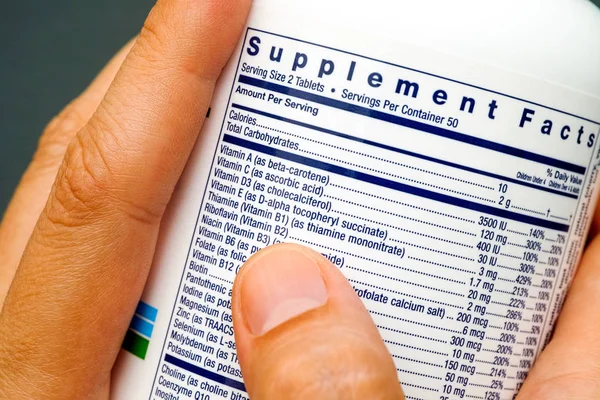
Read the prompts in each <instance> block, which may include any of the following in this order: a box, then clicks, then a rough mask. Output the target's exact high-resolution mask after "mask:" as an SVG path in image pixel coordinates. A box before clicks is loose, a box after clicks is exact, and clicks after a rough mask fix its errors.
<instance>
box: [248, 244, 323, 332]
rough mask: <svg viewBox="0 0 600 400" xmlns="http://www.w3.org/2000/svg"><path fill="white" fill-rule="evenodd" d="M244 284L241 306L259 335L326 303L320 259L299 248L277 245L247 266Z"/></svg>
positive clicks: (251, 327)
mask: <svg viewBox="0 0 600 400" xmlns="http://www.w3.org/2000/svg"><path fill="white" fill-rule="evenodd" d="M246 268H247V270H246V272H245V274H244V277H243V281H242V286H241V297H240V300H241V303H242V304H241V308H242V313H243V316H244V319H245V320H246V324H247V325H248V328H249V329H250V331H251V332H252V333H253V334H254V335H257V336H260V335H264V334H265V333H267V332H269V331H270V330H272V329H273V328H275V327H277V326H279V325H281V324H283V323H284V322H286V321H289V320H290V319H292V318H294V317H297V316H298V315H300V314H303V313H305V312H307V311H309V310H313V309H315V308H317V307H320V306H322V305H324V304H325V303H326V302H327V290H326V288H325V282H324V281H323V278H322V277H321V270H320V269H319V266H318V265H317V262H316V261H315V260H314V259H312V258H311V257H310V256H309V255H307V254H305V253H304V252H302V251H300V250H295V249H290V248H289V247H287V246H279V247H275V248H273V249H271V250H267V252H266V253H265V254H264V255H262V256H259V258H258V259H256V260H255V261H253V262H252V264H251V265H248V266H247V267H246Z"/></svg>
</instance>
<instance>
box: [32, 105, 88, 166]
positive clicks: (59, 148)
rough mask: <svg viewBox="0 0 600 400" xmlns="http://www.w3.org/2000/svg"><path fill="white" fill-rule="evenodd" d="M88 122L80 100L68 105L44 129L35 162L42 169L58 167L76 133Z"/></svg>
mask: <svg viewBox="0 0 600 400" xmlns="http://www.w3.org/2000/svg"><path fill="white" fill-rule="evenodd" d="M86 122H87V118H86V116H85V115H84V114H83V113H82V111H81V108H80V107H79V100H75V101H73V102H72V103H70V104H69V105H67V106H66V107H65V108H64V109H63V110H62V111H61V112H60V113H59V114H58V115H57V116H55V117H54V118H53V119H52V120H51V121H50V123H49V124H48V125H47V126H46V128H45V129H44V131H43V133H42V136H41V137H40V140H39V142H38V146H37V150H36V153H35V156H34V161H35V162H36V164H37V166H38V167H40V168H44V167H48V166H56V164H57V163H58V162H59V161H60V160H61V159H62V158H63V156H64V154H65V151H66V148H67V146H68V145H69V143H70V142H71V140H72V139H73V137H74V136H75V135H76V133H77V132H78V131H79V130H80V129H81V128H82V127H83V126H84V125H85V123H86Z"/></svg>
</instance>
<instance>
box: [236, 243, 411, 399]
mask: <svg viewBox="0 0 600 400" xmlns="http://www.w3.org/2000/svg"><path fill="white" fill-rule="evenodd" d="M232 311H233V320H234V325H235V337H236V344H237V351H238V357H239V360H240V364H241V366H242V371H243V373H244V381H245V383H246V387H247V390H248V393H249V394H250V397H251V398H252V399H260V400H270V399H281V400H284V399H366V398H368V399H403V398H404V396H403V394H402V389H401V388H400V384H399V382H398V376H397V372H396V368H395V366H394V362H393V361H392V358H391V356H390V355H389V352H388V351H387V349H386V347H385V345H384V343H383V341H382V339H381V337H380V336H379V332H378V331H377V328H376V327H375V325H374V323H373V321H372V320H371V317H370V315H369V313H368V312H367V310H366V309H365V308H364V306H363V305H362V303H361V301H360V299H359V298H358V296H356V294H355V293H354V290H353V289H352V287H351V286H350V284H349V283H348V282H347V281H346V279H345V278H344V276H343V275H342V274H341V273H340V272H339V271H338V270H337V268H336V267H334V266H333V265H332V264H331V263H330V262H329V261H327V260H326V259H325V258H323V257H322V256H321V255H320V254H318V253H316V252H314V251H312V250H309V249H307V248H304V247H301V246H298V245H292V244H282V245H276V246H272V247H269V248H267V249H265V250H263V251H261V252H259V253H257V254H256V255H254V256H253V257H252V258H251V259H250V260H248V262H247V263H246V265H245V266H244V268H243V269H242V270H241V271H240V273H239V275H238V277H237V278H236V281H235V285H234V290H233V302H232Z"/></svg>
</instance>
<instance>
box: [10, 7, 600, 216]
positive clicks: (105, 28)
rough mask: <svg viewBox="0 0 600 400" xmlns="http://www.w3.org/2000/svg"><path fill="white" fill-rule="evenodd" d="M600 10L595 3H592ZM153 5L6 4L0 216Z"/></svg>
mask: <svg viewBox="0 0 600 400" xmlns="http://www.w3.org/2000/svg"><path fill="white" fill-rule="evenodd" d="M594 2H595V3H596V4H598V5H600V0H594ZM152 4H154V1H153V0H101V1H98V0H52V1H50V0H17V1H4V2H3V4H2V11H1V12H0V38H1V39H0V40H1V42H0V216H1V215H2V213H3V211H4V209H5V208H6V205H7V204H8V201H9V199H10V196H11V194H12V192H13V190H14V188H15V186H16V185H17V183H18V180H19V178H20V176H21V174H22V173H23V171H24V169H25V168H26V166H27V164H28V163H29V160H30V159H31V155H32V154H33V151H34V150H35V146H36V143H37V139H38V137H39V135H40V133H41V131H42V130H43V128H44V126H45V125H46V123H47V122H48V121H49V120H50V119H51V118H52V116H54V115H55V114H56V113H58V112H59V111H60V110H61V108H62V107H63V106H64V105H65V104H67V103H68V102H69V101H70V100H71V99H72V98H73V97H75V96H76V95H77V94H78V93H80V92H81V90H82V89H83V88H85V86H86V85H87V84H88V83H89V82H90V81H91V79H92V78H93V77H94V76H95V75H96V73H97V72H98V71H99V70H100V69H101V68H102V66H103V65H104V64H105V63H106V61H107V60H109V59H110V57H111V56H112V55H113V54H114V53H115V52H116V51H117V50H118V49H119V48H120V47H121V46H122V45H123V44H124V43H125V42H126V41H127V40H128V39H129V38H131V37H132V36H134V35H135V34H136V32H137V31H138V30H139V28H140V27H141V24H142V23H143V20H144V17H145V16H146V14H147V13H148V11H149V10H150V8H151V7H152Z"/></svg>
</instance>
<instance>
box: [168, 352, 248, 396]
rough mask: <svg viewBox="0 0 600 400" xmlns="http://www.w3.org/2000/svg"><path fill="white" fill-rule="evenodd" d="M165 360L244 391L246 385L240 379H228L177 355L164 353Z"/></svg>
mask: <svg viewBox="0 0 600 400" xmlns="http://www.w3.org/2000/svg"><path fill="white" fill-rule="evenodd" d="M165 361H166V362H168V363H169V364H173V365H175V366H177V367H179V368H183V369H185V370H186V371H188V372H191V373H193V374H196V375H200V376H202V377H204V378H206V379H210V380H211V381H214V382H217V383H220V384H222V385H225V386H229V387H231V388H234V389H237V390H241V391H243V392H245V391H246V386H245V385H244V384H243V383H242V382H240V381H236V380H234V379H230V378H228V377H226V376H223V375H220V374H217V373H215V372H212V371H209V370H207V369H204V368H202V367H198V366H197V365H193V364H190V363H188V362H186V361H183V360H181V359H179V358H177V357H174V356H172V355H170V354H165Z"/></svg>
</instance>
